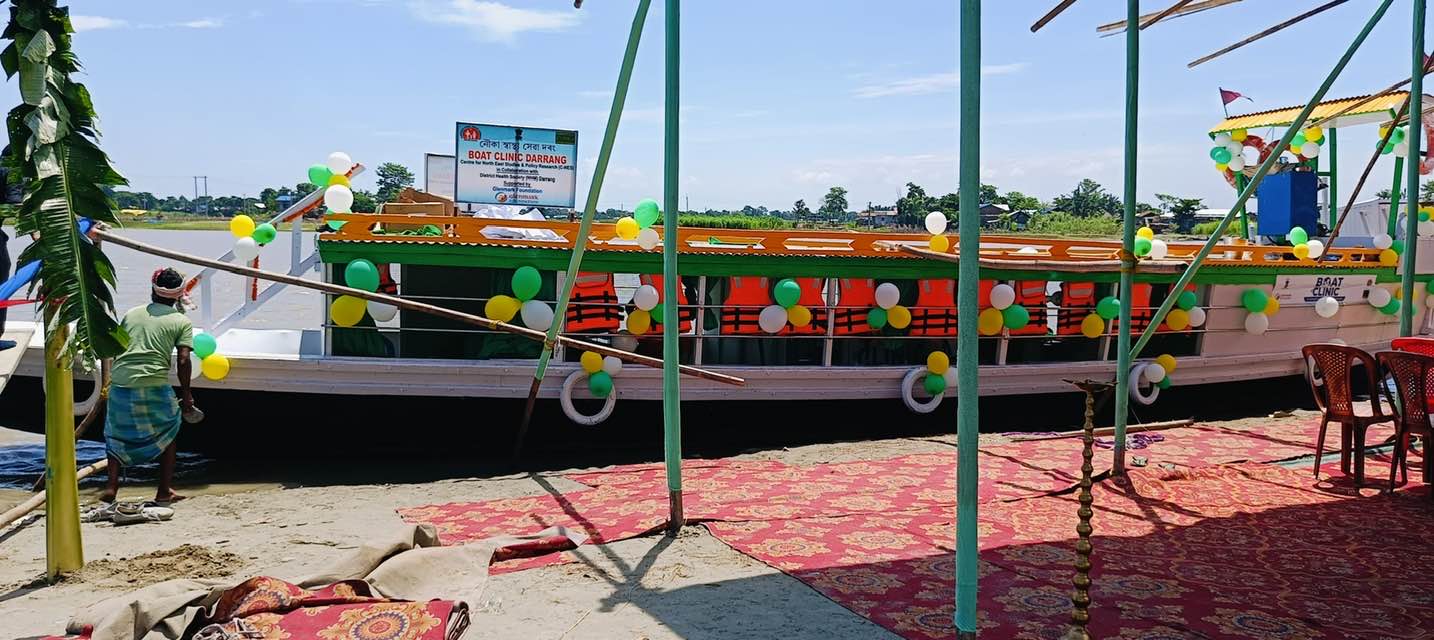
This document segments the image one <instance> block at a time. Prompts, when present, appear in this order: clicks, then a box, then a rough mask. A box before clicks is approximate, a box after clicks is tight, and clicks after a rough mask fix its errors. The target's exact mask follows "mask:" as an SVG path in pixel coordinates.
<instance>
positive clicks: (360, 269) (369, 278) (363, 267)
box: [329, 258, 398, 327]
mask: <svg viewBox="0 0 1434 640" xmlns="http://www.w3.org/2000/svg"><path fill="white" fill-rule="evenodd" d="M344 282H345V283H347V284H348V286H350V287H353V288H355V289H362V290H364V291H368V292H369V293H373V292H375V291H378V284H379V277H378V266H377V265H375V264H374V263H373V262H371V261H369V260H365V259H363V258H359V259H358V260H354V261H353V262H350V263H348V265H347V266H345V267H344ZM365 313H367V314H368V315H370V316H372V317H373V319H374V320H375V321H377V322H388V321H389V320H392V319H393V318H394V316H397V315H398V307H395V306H393V305H391V304H387V303H383V302H369V301H367V300H365V299H363V298H358V297H354V296H339V297H337V298H334V301H333V302H332V303H331V304H330V305H329V317H330V318H333V320H334V324H336V325H339V326H340V327H352V326H354V325H356V324H358V323H359V322H360V321H362V320H363V316H364V314H365Z"/></svg>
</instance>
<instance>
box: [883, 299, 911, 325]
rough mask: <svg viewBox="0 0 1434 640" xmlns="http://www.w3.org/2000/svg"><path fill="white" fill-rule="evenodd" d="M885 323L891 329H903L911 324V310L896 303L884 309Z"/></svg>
mask: <svg viewBox="0 0 1434 640" xmlns="http://www.w3.org/2000/svg"><path fill="white" fill-rule="evenodd" d="M886 324H889V325H891V328H893V329H905V328H907V327H909V326H911V310H910V309H907V308H906V307H903V306H901V305H896V306H894V307H892V308H890V309H887V310H886Z"/></svg>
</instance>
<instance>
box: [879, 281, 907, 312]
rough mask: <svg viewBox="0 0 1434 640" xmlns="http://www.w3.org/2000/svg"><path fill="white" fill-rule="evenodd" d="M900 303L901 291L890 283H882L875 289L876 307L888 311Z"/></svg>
mask: <svg viewBox="0 0 1434 640" xmlns="http://www.w3.org/2000/svg"><path fill="white" fill-rule="evenodd" d="M900 303H901V290H900V289H897V288H896V285H894V284H891V283H890V282H883V283H881V284H879V285H877V287H876V306H878V307H881V308H883V309H890V308H892V307H894V306H896V305H897V304H900Z"/></svg>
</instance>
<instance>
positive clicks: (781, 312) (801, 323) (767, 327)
mask: <svg viewBox="0 0 1434 640" xmlns="http://www.w3.org/2000/svg"><path fill="white" fill-rule="evenodd" d="M883 286H890V287H891V288H892V289H896V286H895V285H883ZM899 295H900V292H898V296H899ZM801 297H802V287H801V285H799V284H797V281H796V280H793V279H791V278H784V279H782V280H781V281H780V282H778V283H777V286H775V287H772V300H773V301H775V302H776V304H772V305H768V306H766V307H763V308H762V312H761V313H760V314H758V315H757V326H758V327H760V328H761V329H762V330H763V331H765V332H767V333H777V332H779V331H781V330H782V329H784V328H786V326H787V324H789V323H790V324H791V325H792V326H794V327H805V326H807V325H809V324H811V323H812V310H811V309H808V308H806V307H804V306H802V305H799V304H797V300H798V299H800V298H801ZM880 299H881V290H880V288H878V289H877V300H880ZM900 309H901V310H902V311H904V312H905V313H906V320H905V322H904V323H903V324H902V325H901V326H902V327H904V326H906V325H907V324H911V312H910V311H906V308H905V307H900ZM872 311H877V309H873V310H872ZM867 322H871V316H870V314H868V315H867ZM892 326H895V323H894V322H893V323H892ZM898 328H900V327H898Z"/></svg>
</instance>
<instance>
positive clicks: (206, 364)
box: [199, 353, 229, 380]
mask: <svg viewBox="0 0 1434 640" xmlns="http://www.w3.org/2000/svg"><path fill="white" fill-rule="evenodd" d="M199 372H200V373H202V374H204V377H206V378H209V379H210V380H223V379H224V378H225V376H228V375H229V358H226V357H224V356H221V355H219V354H217V353H211V354H209V357H207V358H205V359H203V360H200V361H199Z"/></svg>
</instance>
